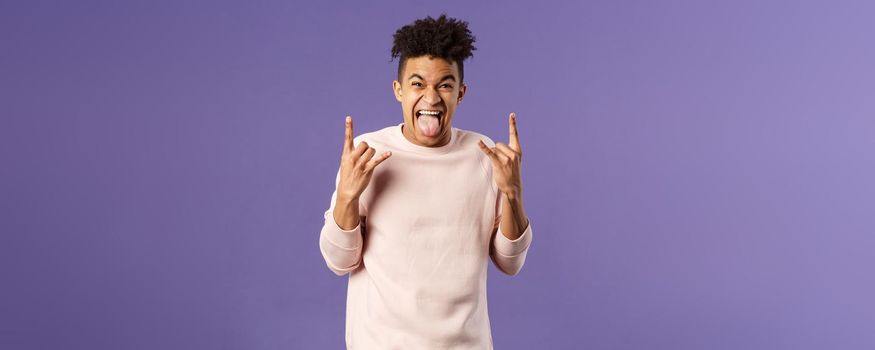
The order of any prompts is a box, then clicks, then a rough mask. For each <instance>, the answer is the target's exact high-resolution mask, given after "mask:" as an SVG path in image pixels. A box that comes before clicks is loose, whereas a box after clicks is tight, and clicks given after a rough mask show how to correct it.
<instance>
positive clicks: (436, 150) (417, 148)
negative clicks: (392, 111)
mask: <svg viewBox="0 0 875 350" xmlns="http://www.w3.org/2000/svg"><path fill="white" fill-rule="evenodd" d="M403 126H404V122H402V123H401V124H398V125H397V126H396V127H395V128H393V132H392V135H395V137H396V138H397V139H398V141H399V144H400V146H401V148H404V149H408V150H411V151H414V152H419V153H431V154H446V153H448V152H450V150H452V149H453V146H455V144H456V139H457V135H456V133H458V130H457V129H456V128H451V129H450V142H447V144H446V145H443V146H440V147H426V146H421V145H417V144H415V143H413V142H410V140H408V139H407V138H406V137H404V133H403V131H402V130H401V128H402V127H403Z"/></svg>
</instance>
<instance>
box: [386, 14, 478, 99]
mask: <svg viewBox="0 0 875 350" xmlns="http://www.w3.org/2000/svg"><path fill="white" fill-rule="evenodd" d="M474 40H475V39H474V36H473V35H471V31H470V30H468V22H465V21H460V20H458V19H455V18H449V17H447V14H446V13H444V14H442V15H441V16H440V17H438V18H437V19H434V18H432V17H431V16H427V17H425V18H423V19H418V20H416V21H414V22H413V23H412V24H408V25H406V26H403V27H401V29H398V31H396V32H395V35H394V45H393V46H392V59H391V60H390V62H391V61H392V60H394V59H395V57H400V59H399V61H398V81H401V78H402V77H401V74H403V72H404V65H405V64H406V63H407V59H409V58H414V57H420V56H432V57H438V58H443V59H445V60H447V61H449V62H450V63H452V62H456V64H457V65H458V66H459V83H460V84H461V82H462V81H464V79H465V73H464V68H463V65H462V61H464V60H466V59H467V58H469V57H471V56H473V55H474V54H473V53H472V51H474V50H476V49H477V48H475V47H474Z"/></svg>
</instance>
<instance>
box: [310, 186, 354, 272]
mask: <svg viewBox="0 0 875 350" xmlns="http://www.w3.org/2000/svg"><path fill="white" fill-rule="evenodd" d="M339 176H340V173H339V172H338V177H339ZM336 199H337V190H335V191H334V194H332V195H331V204H330V207H329V208H328V210H327V211H325V224H324V225H322V232H321V233H320V234H319V250H320V251H322V257H323V258H324V259H325V263H326V264H327V265H328V268H329V269H331V271H333V272H334V273H335V274H337V275H338V276H343V275H345V274H347V273H349V272H350V271H352V270H355V269H356V268H358V267H359V265H360V264H361V259H362V243H363V239H362V232H361V220H359V224H358V225H356V227H355V228H353V229H351V230H348V231H347V230H343V229H341V228H340V226H338V225H337V222H335V221H334V203H335V200H336Z"/></svg>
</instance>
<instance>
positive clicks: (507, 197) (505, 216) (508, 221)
mask: <svg viewBox="0 0 875 350" xmlns="http://www.w3.org/2000/svg"><path fill="white" fill-rule="evenodd" d="M501 197H502V198H501V211H502V215H501V224H500V225H501V233H502V234H503V235H504V236H505V237H507V239H509V240H516V239H517V238H519V237H520V236H521V235H522V234H523V232H525V231H526V227H528V226H529V218H528V216H526V211H525V209H524V207H523V197H522V192H521V191H520V192H517V193H516V194H514V193H511V194H507V193H502V196H501Z"/></svg>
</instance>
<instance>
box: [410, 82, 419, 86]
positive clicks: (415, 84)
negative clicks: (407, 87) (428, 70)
mask: <svg viewBox="0 0 875 350" xmlns="http://www.w3.org/2000/svg"><path fill="white" fill-rule="evenodd" d="M411 85H413V86H422V83H420V82H418V81H417V82H414V83H413V84H411Z"/></svg>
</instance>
